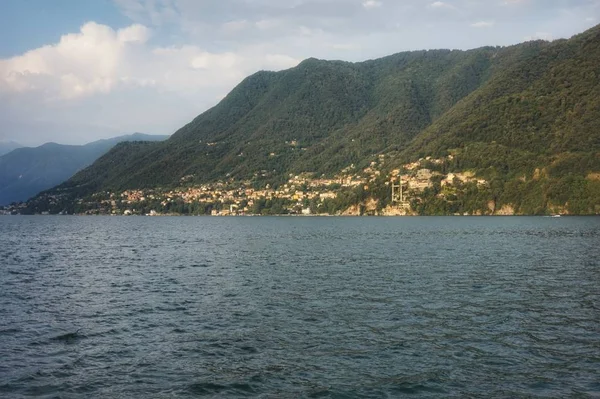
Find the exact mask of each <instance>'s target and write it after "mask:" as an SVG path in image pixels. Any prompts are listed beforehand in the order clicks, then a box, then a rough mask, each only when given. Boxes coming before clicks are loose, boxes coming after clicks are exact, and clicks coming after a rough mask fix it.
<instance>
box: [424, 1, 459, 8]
mask: <svg viewBox="0 0 600 399" xmlns="http://www.w3.org/2000/svg"><path fill="white" fill-rule="evenodd" d="M428 7H429V8H433V9H436V8H437V9H443V8H454V6H453V5H451V4H448V3H444V2H443V1H434V2H433V3H431V4H429V5H428Z"/></svg>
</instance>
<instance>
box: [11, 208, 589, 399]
mask: <svg viewBox="0 0 600 399" xmlns="http://www.w3.org/2000/svg"><path fill="white" fill-rule="evenodd" d="M31 396H38V397H48V398H79V397H110V398H114V397H124V398H129V397H139V398H151V397H197V396H207V397H228V398H229V397H264V398H295V397H324V398H355V397H356V398H359V397H360V398H362V397H373V398H380V397H399V396H412V397H465V396H467V397H523V396H533V397H538V396H539V397H565V396H579V397H587V396H596V397H597V396H600V218H598V217H588V218H584V217H582V218H578V217H562V218H543V217H531V218H529V217H489V218H488V217H439V218H438V217H428V218H333V217H331V218H301V217H279V218H276V217H273V218H269V217H260V218H258V217H246V218H244V217H239V218H210V217H199V218H194V217H160V218H145V217H130V218H126V217H72V216H64V217H52V216H49V217H43V216H38V217H25V216H6V217H0V397H9V398H13V397H15V398H18V397H31Z"/></svg>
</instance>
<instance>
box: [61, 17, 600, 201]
mask: <svg viewBox="0 0 600 399" xmlns="http://www.w3.org/2000/svg"><path fill="white" fill-rule="evenodd" d="M597 59H600V27H599V26H596V27H594V28H592V29H590V30H588V31H586V32H584V33H582V34H579V35H576V36H574V37H573V38H571V39H568V40H559V41H555V42H544V41H531V42H526V43H522V44H519V45H513V46H509V47H490V46H488V47H482V48H479V49H473V50H467V51H462V50H423V51H414V52H403V53H397V54H393V55H390V56H387V57H383V58H380V59H376V60H367V61H363V62H359V63H349V62H344V61H323V60H318V59H314V58H311V59H307V60H305V61H303V62H301V63H300V64H299V65H298V66H297V67H295V68H291V69H288V70H285V71H280V72H267V71H260V72H257V73H256V74H253V75H251V76H249V77H247V78H246V79H244V80H243V81H242V82H241V83H240V84H239V85H238V86H236V87H235V88H234V89H233V90H232V91H231V92H230V93H229V94H228V95H227V96H226V97H225V98H224V99H223V100H222V101H221V102H220V103H219V104H217V105H216V106H215V107H213V108H211V109H209V110H207V111H206V112H204V113H202V114H200V115H199V116H198V117H196V118H194V120H192V121H191V122H190V123H188V124H186V125H185V126H183V127H182V128H181V129H179V130H178V131H177V132H175V133H174V134H173V136H172V137H171V138H170V139H169V140H167V141H165V142H164V143H160V144H155V145H139V146H137V148H136V145H135V144H134V145H131V144H122V145H120V146H117V147H116V148H115V149H114V150H113V151H112V152H109V153H108V154H106V155H105V156H104V157H101V158H100V159H99V160H98V162H97V163H96V164H95V165H92V167H90V168H87V169H85V170H83V171H81V172H80V173H78V174H77V175H75V176H74V177H73V178H72V179H71V180H69V181H68V182H66V183H65V184H63V185H61V186H59V187H58V188H56V190H58V191H56V190H55V191H54V192H61V195H63V196H66V197H69V196H70V197H82V196H87V195H90V194H92V193H93V192H94V190H100V189H102V190H104V189H107V190H124V189H134V188H151V187H159V186H166V187H176V186H177V185H180V183H181V181H182V179H184V178H185V181H186V183H187V184H191V185H193V184H202V183H206V182H210V181H218V180H223V179H237V180H248V179H250V180H253V181H254V183H255V184H265V183H270V184H276V185H277V184H282V183H284V182H285V181H286V180H287V176H288V175H289V174H290V173H291V174H298V173H302V172H311V173H315V174H317V175H320V174H325V175H334V174H336V173H338V172H339V171H340V170H342V169H344V168H345V167H347V166H348V165H353V164H356V165H357V166H358V167H366V166H367V165H368V164H369V162H371V161H372V159H373V156H375V155H377V154H387V155H388V156H389V159H390V161H389V162H388V163H387V166H386V167H385V168H384V170H382V172H383V173H389V172H390V170H392V169H393V168H395V167H400V166H401V165H402V164H403V163H405V162H409V161H414V160H415V159H418V158H422V157H426V156H430V155H431V156H436V157H447V156H448V155H450V154H453V155H455V157H454V158H453V160H452V162H449V163H448V164H447V165H445V166H444V168H445V169H444V171H446V172H447V171H448V170H450V171H459V169H460V168H467V167H468V168H469V169H472V170H474V173H476V174H478V175H480V176H482V177H485V178H486V179H487V180H489V181H492V180H497V181H500V182H501V183H502V186H504V185H505V184H508V183H510V184H513V182H514V181H516V180H515V179H521V180H523V179H524V180H525V181H526V182H528V183H527V184H530V185H535V184H537V185H538V186H539V187H538V186H536V187H537V188H536V190H537V191H536V190H533V191H535V192H536V193H537V194H536V195H537V197H536V198H528V194H527V193H526V192H523V193H521V194H518V195H517V194H514V193H513V196H512V197H511V198H508V197H502V196H498V195H495V194H494V195H492V194H486V195H489V196H490V198H489V201H496V202H498V201H499V202H500V203H502V202H504V203H505V204H512V205H515V206H516V207H517V209H521V212H522V213H537V212H542V211H543V210H548V209H549V206H550V205H549V204H550V203H552V201H555V200H558V197H561V200H562V199H564V196H558V197H557V196H556V195H554V194H553V192H554V191H553V188H552V187H553V186H554V184H558V183H557V182H559V181H561V179H562V178H563V177H564V176H563V175H565V176H566V175H570V176H572V177H573V179H575V180H573V181H576V182H577V183H574V182H571V183H568V184H567V186H569V185H571V186H572V185H573V184H583V185H585V187H586V188H585V190H587V191H586V194H585V195H584V197H585V198H587V199H585V201H584V202H585V204H586V205H581V204H583V202H582V203H581V204H580V206H579V205H578V206H577V207H576V208H577V209H579V210H580V211H582V212H583V211H584V210H585V212H584V213H586V212H592V213H593V212H596V211H595V210H594V209H597V205H598V204H597V201H596V202H594V201H593V200H590V199H589V198H590V196H592V194H593V193H595V190H597V188H596V183H595V182H594V181H588V180H589V179H588V180H586V177H585V176H587V175H588V174H589V173H595V172H597V171H599V170H600V166H598V162H597V161H596V158H597V156H596V155H597V154H598V152H599V151H600V150H599V149H600V139H599V138H598V134H599V133H598V132H600V128H598V121H600V109H599V106H600V105H599V102H598V97H600V86H599V84H598V80H599V78H600V70H599V69H598V66H597V65H596V64H597V62H594V60H597ZM291 143H294V144H291ZM486 154H487V155H486ZM569 154H571V155H569ZM120 160H124V161H120ZM556 162H558V163H561V162H562V163H563V164H564V165H563V167H562V169H561V168H558V169H561V170H558V171H557V167H556ZM565 162H566V163H565ZM565 165H566V166H565ZM574 165H579V166H581V165H583V166H581V168H580V169H578V167H576V166H574ZM536 170H541V171H543V172H544V173H545V175H547V176H548V178H547V181H546V180H543V179H542V180H539V179H538V180H536V182H534V183H532V181H533V176H534V173H536V172H535V171H536ZM538 174H539V172H538ZM581 179H583V180H581ZM582 181H583V183H582ZM498 184H499V183H498ZM585 190H584V191H585ZM589 190H591V191H589ZM513 191H515V190H513ZM517 191H518V190H517ZM526 191H527V190H526ZM529 191H531V190H529ZM538 191H539V192H538ZM440 195H441V193H440V192H438V193H436V194H435V196H436V198H437V200H435V201H434V202H436V203H441V202H440V201H442V199H441V197H440ZM66 197H65V198H66ZM381 200H382V201H383V202H385V201H386V199H385V198H381ZM424 200H427V201H433V200H432V199H431V198H429V199H424ZM438 200H439V201H438ZM444 201H446V200H444ZM442 202H443V201H442ZM446 202H448V201H446ZM568 202H569V201H566V202H564V203H562V204H561V206H563V207H567V208H568ZM519 204H521V205H522V207H521V208H519V207H520V206H521V205H519ZM446 205H448V204H446ZM446 205H444V206H446ZM512 205H511V206H512ZM440 206H441V205H440ZM448 209H449V208H448Z"/></svg>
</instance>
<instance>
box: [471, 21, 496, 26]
mask: <svg viewBox="0 0 600 399" xmlns="http://www.w3.org/2000/svg"><path fill="white" fill-rule="evenodd" d="M494 24H495V22H494V21H479V22H475V23H472V24H471V27H473V28H491V27H492V26H494Z"/></svg>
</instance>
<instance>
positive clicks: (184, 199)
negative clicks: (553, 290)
mask: <svg viewBox="0 0 600 399" xmlns="http://www.w3.org/2000/svg"><path fill="white" fill-rule="evenodd" d="M451 160H452V155H449V156H448V157H446V158H442V159H433V158H432V157H426V158H422V159H420V160H418V161H415V162H412V163H408V164H405V165H402V166H401V167H400V168H398V169H393V170H391V171H389V172H383V171H382V170H384V169H385V168H384V165H385V155H379V156H377V157H376V158H375V160H373V161H372V162H371V163H370V165H369V166H367V167H366V168H363V169H358V168H356V167H355V165H350V166H348V167H346V168H345V169H343V170H341V171H340V172H339V173H338V174H337V175H335V176H333V177H325V176H315V174H314V173H309V172H306V173H300V174H298V175H293V174H292V175H289V179H288V180H287V182H286V183H285V184H281V185H278V186H276V187H272V186H271V185H270V184H265V185H264V187H256V184H254V183H253V182H252V181H250V180H246V181H235V180H233V179H230V180H228V181H218V182H214V183H206V184H201V185H191V186H186V185H185V183H186V180H189V179H190V178H192V177H193V176H186V177H184V178H182V179H181V182H182V185H181V187H180V188H176V189H160V188H149V189H138V190H124V191H121V192H102V193H96V194H94V195H93V196H91V197H88V198H85V199H78V200H77V205H78V211H76V212H74V213H76V214H83V215H146V216H160V215H182V214H189V215H212V216H244V215H246V216H252V215H298V216H311V215H323V216H327V215H347V216H359V215H385V216H405V215H415V214H417V213H416V212H415V210H414V209H413V208H414V205H415V202H418V201H420V200H421V198H420V196H421V195H422V194H423V193H424V192H425V191H426V190H428V189H432V187H433V185H434V182H437V184H438V185H439V187H441V191H440V192H439V193H438V194H437V195H438V196H448V195H452V194H454V193H455V191H456V189H457V188H458V187H460V186H461V185H464V184H466V183H470V184H475V185H477V186H485V185H487V184H488V183H487V182H486V181H485V180H483V179H480V178H476V177H475V175H474V174H473V173H470V172H468V171H467V172H462V173H447V174H442V173H441V172H439V171H432V169H433V168H435V166H436V165H438V166H439V165H442V164H444V163H445V162H449V161H451ZM265 176H268V171H266V170H263V171H258V172H256V173H255V177H265ZM381 182H384V183H383V184H384V186H385V187H384V189H385V190H387V191H389V199H390V200H388V201H386V202H387V203H386V204H385V206H382V201H381V200H380V199H378V198H375V197H373V196H370V197H367V198H364V199H363V200H361V201H360V202H359V203H353V202H356V199H355V198H354V199H353V197H352V196H349V195H348V193H353V192H357V191H363V190H369V189H370V188H371V186H373V185H375V184H381ZM385 194H388V193H385ZM50 200H52V199H50ZM57 200H58V199H57ZM24 207H25V204H12V205H11V206H8V207H4V208H0V214H20V213H22V210H23V209H24ZM44 213H47V212H44ZM60 213H61V214H68V213H69V212H66V211H65V212H60ZM508 214H510V210H509V212H508Z"/></svg>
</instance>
